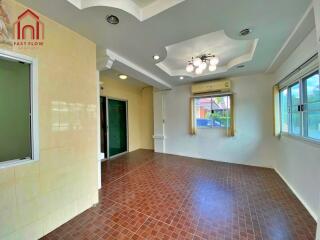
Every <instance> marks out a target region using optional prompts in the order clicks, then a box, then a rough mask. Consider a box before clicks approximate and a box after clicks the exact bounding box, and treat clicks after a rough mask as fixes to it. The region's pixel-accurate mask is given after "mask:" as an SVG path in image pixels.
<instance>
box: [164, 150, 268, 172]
mask: <svg viewBox="0 0 320 240" xmlns="http://www.w3.org/2000/svg"><path fill="white" fill-rule="evenodd" d="M162 153H163V154H169V155H174V156H180V157H187V158H194V159H200V160H205V161H213V162H220V163H230V164H235V165H243V166H248V167H259V168H268V169H273V167H272V166H269V165H261V164H260V165H259V164H254V163H243V162H232V161H224V160H221V159H211V158H204V157H202V156H197V155H193V154H181V153H175V152H169V151H165V152H162Z"/></svg>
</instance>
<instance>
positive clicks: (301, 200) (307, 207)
mask: <svg viewBox="0 0 320 240" xmlns="http://www.w3.org/2000/svg"><path fill="white" fill-rule="evenodd" d="M274 170H275V171H276V173H277V174H278V175H279V176H280V177H281V179H282V180H283V181H284V182H285V183H286V184H287V185H288V187H289V188H290V190H291V191H292V192H293V193H294V195H295V196H296V197H297V198H298V199H299V201H300V202H301V203H302V205H303V206H304V207H305V208H306V209H307V211H308V212H309V213H310V215H311V216H312V217H313V219H314V220H315V221H316V222H317V223H318V216H317V214H316V213H315V212H314V211H313V210H312V209H311V208H310V207H309V205H308V204H307V203H306V202H305V201H304V199H303V198H302V197H301V196H300V194H299V193H298V192H297V191H296V190H295V189H294V187H292V185H291V184H290V183H289V182H288V181H287V180H286V178H285V177H284V176H283V175H282V174H281V173H280V172H279V171H278V169H276V168H275V169H274ZM319 237H320V236H318V238H317V240H320V239H319Z"/></svg>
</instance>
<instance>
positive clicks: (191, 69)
mask: <svg viewBox="0 0 320 240" xmlns="http://www.w3.org/2000/svg"><path fill="white" fill-rule="evenodd" d="M186 70H187V72H188V73H191V72H193V70H194V66H193V64H192V63H189V64H188V65H187V67H186Z"/></svg>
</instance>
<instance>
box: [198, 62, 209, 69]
mask: <svg viewBox="0 0 320 240" xmlns="http://www.w3.org/2000/svg"><path fill="white" fill-rule="evenodd" d="M199 68H201V69H202V70H205V69H206V68H207V63H206V62H202V63H201V64H200V66H199Z"/></svg>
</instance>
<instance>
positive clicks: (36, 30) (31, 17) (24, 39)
mask: <svg viewBox="0 0 320 240" xmlns="http://www.w3.org/2000/svg"><path fill="white" fill-rule="evenodd" d="M44 29H45V27H44V23H43V22H42V21H41V20H40V17H39V16H38V15H37V14H36V13H34V12H33V11H32V10H30V9H27V10H26V11H24V12H23V13H22V14H21V15H19V16H18V20H17V21H16V22H15V23H14V39H15V41H14V45H15V46H20V47H28V46H29V47H37V46H43V43H44V42H43V40H44Z"/></svg>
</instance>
